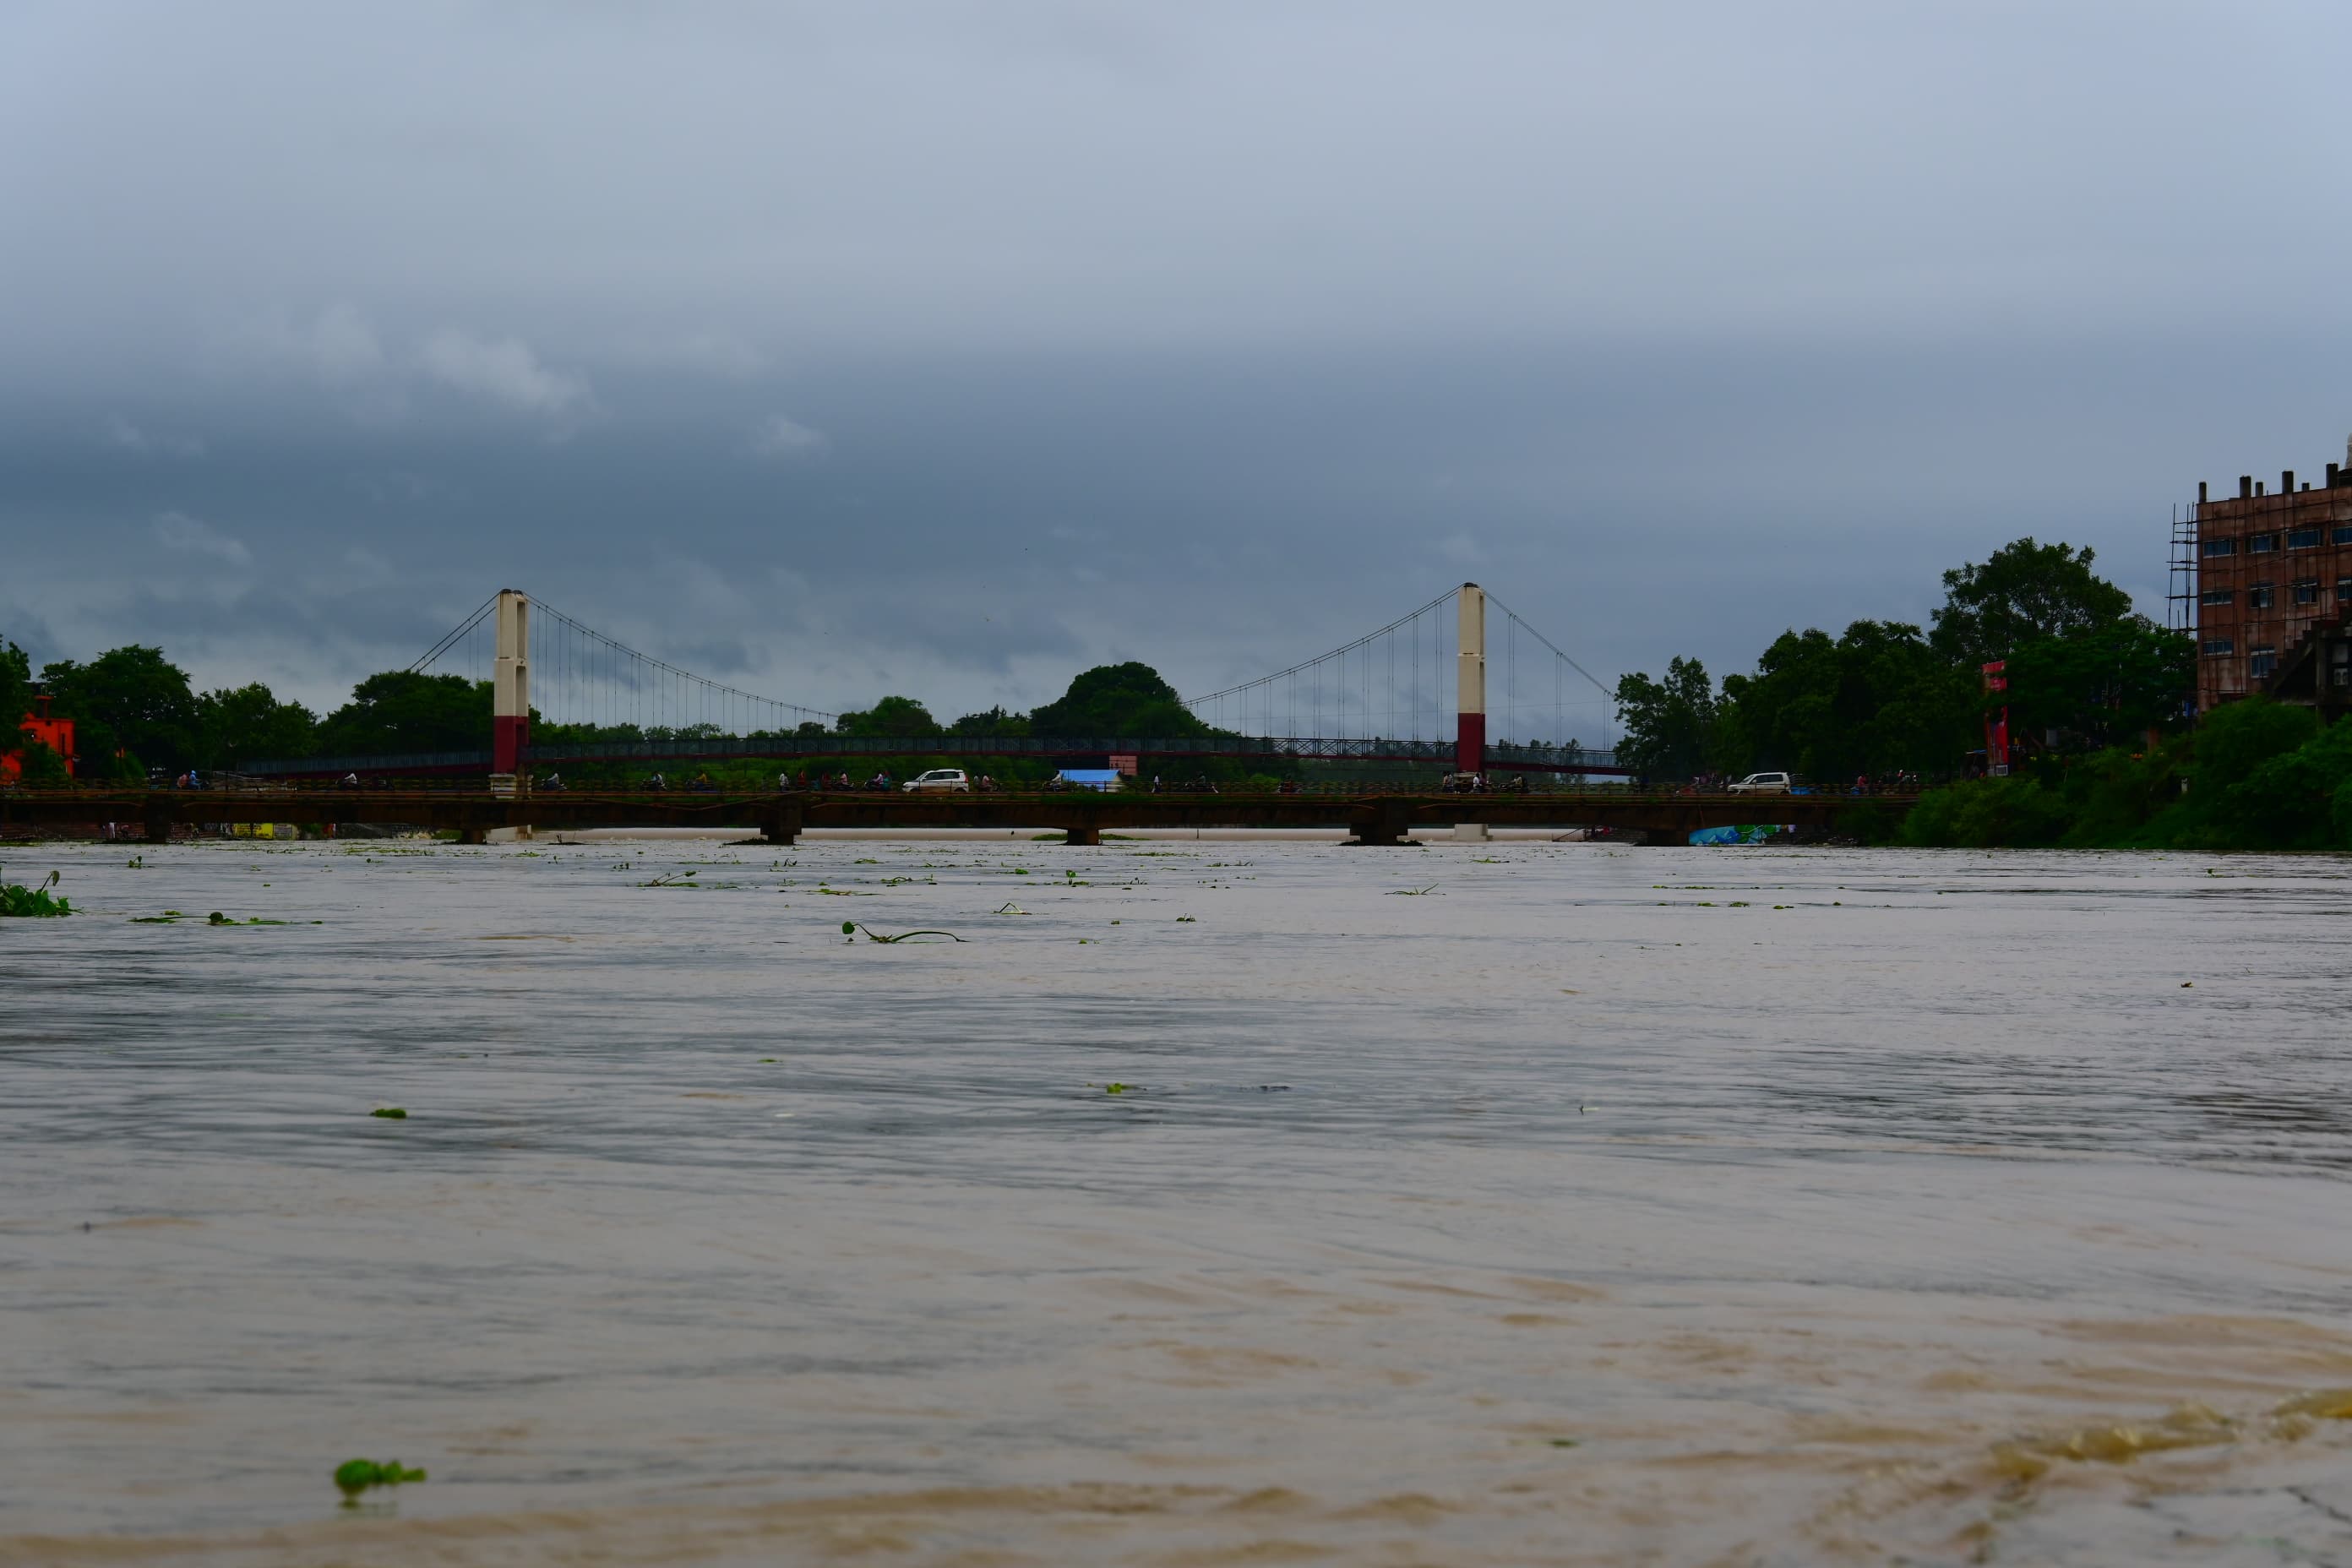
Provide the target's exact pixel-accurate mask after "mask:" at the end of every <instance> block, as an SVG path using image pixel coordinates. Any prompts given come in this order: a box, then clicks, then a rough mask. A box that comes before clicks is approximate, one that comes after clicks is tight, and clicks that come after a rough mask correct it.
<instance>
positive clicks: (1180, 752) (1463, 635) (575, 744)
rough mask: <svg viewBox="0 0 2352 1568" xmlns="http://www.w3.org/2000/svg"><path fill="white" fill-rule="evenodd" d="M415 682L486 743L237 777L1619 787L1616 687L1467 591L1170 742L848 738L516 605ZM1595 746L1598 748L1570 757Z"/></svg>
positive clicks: (1257, 692)
mask: <svg viewBox="0 0 2352 1568" xmlns="http://www.w3.org/2000/svg"><path fill="white" fill-rule="evenodd" d="M1490 623H1491V624H1493V625H1494V626H1495V627H1496V633H1497V635H1496V638H1495V647H1493V650H1492V652H1491V653H1490V649H1489V637H1488V627H1489V625H1490ZM409 668H410V669H411V670H412V671H414V672H416V673H420V674H455V675H459V676H462V677H464V678H467V679H472V680H476V681H480V680H484V679H487V680H488V681H489V683H490V685H491V687H492V717H491V721H490V727H489V733H488V734H486V735H485V736H484V737H483V739H484V740H485V741H486V742H488V744H486V745H484V746H482V747H480V748H479V749H469V750H466V751H461V752H400V753H384V754H376V755H368V756H338V757H310V758H289V759H283V760H278V761H266V762H258V763H251V764H248V768H247V771H248V772H251V773H258V774H262V775H265V776H275V777H283V778H288V779H299V778H302V777H306V776H307V777H322V776H333V777H338V778H340V777H342V776H344V775H346V774H350V773H357V774H359V775H360V776H361V777H362V779H367V778H377V777H390V776H401V777H407V776H420V775H429V774H437V773H488V774H491V775H493V776H498V777H504V776H507V775H515V776H517V777H520V778H526V779H527V778H528V776H529V775H530V772H531V770H534V769H561V768H562V767H565V766H574V767H577V766H579V765H581V764H611V763H642V764H667V763H694V762H712V761H730V760H739V759H754V758H773V759H782V760H786V761H790V760H792V759H795V758H807V757H827V758H835V757H838V758H847V757H853V756H891V757H903V756H908V755H920V756H925V757H937V758H939V759H940V760H942V761H948V762H951V761H954V760H957V759H961V758H971V759H980V758H988V757H1013V758H1035V759H1040V760H1046V761H1054V762H1062V763H1068V762H1072V761H1085V762H1089V763H1091V764H1092V765H1094V766H1097V767H1119V768H1123V769H1125V770H1127V771H1134V772H1140V773H1146V774H1148V773H1150V772H1151V771H1152V769H1153V767H1154V765H1155V764H1170V763H1197V762H1199V761H1201V760H1202V759H1207V758H1217V759H1223V760H1228V761H1232V762H1236V763H1275V764H1286V763H1302V762H1339V763H1402V764H1408V765H1411V766H1413V767H1428V768H1433V769H1436V770H1438V771H1440V772H1453V773H1479V774H1484V773H1493V772H1498V771H1499V772H1505V773H1550V774H1559V775H1565V776H1568V777H1580V776H1582V775H1585V774H1603V775H1606V774H1612V773H1621V772H1622V771H1623V770H1622V769H1620V768H1619V766H1618V765H1617V762H1616V758H1615V756H1614V754H1613V753H1612V752H1611V750H1610V749H1609V748H1608V746H1607V745H1606V744H1605V742H1606V739H1607V737H1608V734H1609V731H1610V720H1611V716H1612V710H1613V704H1612V693H1611V692H1610V690H1609V689H1608V688H1607V687H1606V686H1604V685H1603V684H1602V683H1601V681H1600V679H1597V678H1596V677H1594V676H1593V675H1592V674H1591V672H1590V671H1589V670H1587V669H1586V668H1584V667H1583V666H1582V665H1580V664H1579V663H1578V662H1577V661H1576V660H1575V659H1574V658H1570V656H1569V655H1568V654H1567V653H1566V652H1564V651H1563V650H1562V649H1560V648H1559V647H1558V646H1557V645H1556V644H1554V643H1553V642H1552V641H1551V639H1549V637H1545V636H1544V635H1543V634H1542V633H1540V632H1538V630H1536V628H1535V627H1534V626H1530V625H1529V624H1528V622H1527V621H1526V620H1525V619H1523V618H1522V617H1521V616H1519V615H1518V614H1517V612H1515V611H1513V610H1512V609H1511V608H1510V607H1509V606H1508V605H1505V604H1503V603H1502V602H1501V601H1500V600H1499V599H1497V598H1496V597H1495V596H1494V595H1491V594H1490V593H1488V592H1487V591H1486V590H1485V589H1483V588H1481V587H1480V586H1479V585H1478V584H1475V583H1465V584H1462V585H1461V586H1460V587H1457V588H1448V589H1447V590H1446V591H1445V592H1444V593H1443V594H1440V595H1437V596H1436V597H1435V598H1433V599H1431V600H1430V601H1429V602H1428V603H1427V604H1424V605H1421V606H1420V607H1419V608H1417V609H1414V610H1412V612H1410V613H1409V614H1407V615H1404V616H1399V617H1397V618H1396V619H1395V620H1392V621H1391V622H1389V623H1388V624H1387V625H1385V626H1381V627H1380V628H1378V629H1377V630H1375V631H1371V632H1369V633H1366V634H1365V635H1364V636H1362V637H1357V638H1355V639H1354V640H1352V641H1350V642H1348V643H1345V644H1343V645H1341V646H1340V647H1335V648H1332V649H1330V650H1328V652H1325V653H1322V654H1319V655H1318V656H1316V657H1315V658H1308V659H1303V660H1301V661H1299V662H1297V663H1295V664H1292V665H1289V666H1287V667H1286V668H1281V669H1278V670H1276V671H1274V672H1273V673H1271V674H1268V675H1263V676H1259V677H1256V678H1255V679H1248V680H1244V681H1240V682H1236V683H1234V684H1231V685H1227V686H1224V687H1223V688H1221V689H1216V690H1213V691H1210V692H1208V693H1207V694H1205V695H1203V696H1199V697H1192V698H1186V699H1184V701H1183V706H1184V708H1185V709H1186V710H1187V711H1189V712H1190V713H1191V714H1192V716H1193V718H1194V719H1195V720H1197V721H1199V723H1198V726H1197V727H1196V728H1194V730H1193V731H1192V732H1191V733H1186V734H1179V735H1043V736H1039V735H1018V736H1015V735H1001V734H959V733H950V734H930V735H862V734H861V735H853V734H843V733H841V732H839V731H838V728H837V726H838V723H839V720H840V715H838V714H836V713H833V712H828V711H826V710H822V709H817V708H812V707H808V706H805V705H803V704H800V703H795V702H791V701H787V700H782V699H779V698H774V697H767V696H761V695H760V694H758V693H755V692H751V691H747V690H745V689H742V688H741V687H739V686H736V685H733V684H731V683H730V682H726V681H721V680H716V679H711V678H709V677H707V676H702V675H698V674H695V673H694V672H692V671H690V670H688V669H685V668H681V667H679V666H677V665H676V664H673V663H671V662H669V661H668V660H666V659H662V658H655V657H653V656H651V655H648V654H645V653H641V652H639V651H638V650H637V649H635V648H634V647H629V646H628V645H627V644H625V643H624V642H622V641H621V640H619V639H618V638H616V637H610V636H608V635H606V634H605V633H603V632H600V631H598V630H596V629H595V628H593V627H592V626H587V625H586V624H584V623H583V622H582V621H581V620H579V619H577V618H576V617H574V616H570V615H567V614H565V613H564V612H563V611H562V610H560V609H558V608H556V607H555V606H554V605H550V604H547V603H546V602H545V601H543V600H538V601H535V600H533V599H532V598H531V597H530V595H525V594H522V593H520V592H518V591H515V590H512V589H508V590H502V591H500V592H499V593H498V594H496V595H492V596H491V597H490V598H489V599H487V600H485V601H484V602H483V603H482V605H480V606H479V607H478V608H477V609H476V610H475V611H474V612H473V613H472V614H471V615H470V616H467V617H466V618H465V619H464V620H462V621H460V622H459V623H458V624H457V626H455V627H454V628H453V629H451V630H450V631H449V632H448V633H447V634H446V636H444V637H441V638H440V639H439V640H438V641H436V643H434V645H433V646H432V647H429V648H427V649H426V650H425V653H424V654H423V655H422V656H420V657H419V658H417V659H416V660H415V662H414V663H413V664H411V665H410V666H409ZM1490 699H1491V700H1490ZM1595 733H1597V734H1599V735H1601V737H1602V740H1603V742H1604V744H1602V745H1599V746H1590V745H1586V744H1585V743H1584V742H1583V741H1582V740H1581V739H1580V735H1590V734H1595Z"/></svg>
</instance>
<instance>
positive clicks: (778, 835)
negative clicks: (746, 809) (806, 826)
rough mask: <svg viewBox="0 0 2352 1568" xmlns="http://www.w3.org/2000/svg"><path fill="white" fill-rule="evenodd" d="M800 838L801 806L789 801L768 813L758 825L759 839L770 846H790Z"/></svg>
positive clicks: (796, 802)
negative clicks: (764, 840)
mask: <svg viewBox="0 0 2352 1568" xmlns="http://www.w3.org/2000/svg"><path fill="white" fill-rule="evenodd" d="M800 836H801V806H800V803H799V802H798V801H789V802H786V803H784V804H782V805H778V806H777V807H776V809H775V810H773V811H772V812H770V813H769V814H768V815H767V816H765V817H764V818H762V819H761V823H760V837H762V838H764V839H766V840H767V841H768V842H769V843H771V844H790V843H792V842H793V840H795V839H797V838H798V837H800Z"/></svg>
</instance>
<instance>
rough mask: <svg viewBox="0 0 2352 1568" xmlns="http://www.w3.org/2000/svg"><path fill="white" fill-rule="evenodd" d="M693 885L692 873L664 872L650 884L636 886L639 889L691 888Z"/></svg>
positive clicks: (642, 883) (641, 883)
mask: <svg viewBox="0 0 2352 1568" xmlns="http://www.w3.org/2000/svg"><path fill="white" fill-rule="evenodd" d="M694 885H695V884H694V873H693V872H692V871H665V872H663V873H662V874H661V875H660V876H658V877H656V878H655V879H653V880H652V881H650V882H639V883H638V884H637V886H638V887H640V888H691V887H694Z"/></svg>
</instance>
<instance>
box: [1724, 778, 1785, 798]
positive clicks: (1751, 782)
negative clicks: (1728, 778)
mask: <svg viewBox="0 0 2352 1568" xmlns="http://www.w3.org/2000/svg"><path fill="white" fill-rule="evenodd" d="M1795 783H1796V780H1795V779H1793V778H1791V777H1790V775H1789V774H1787V773H1749V774H1748V776H1747V777H1746V778H1744V779H1741V780H1740V781H1739V782H1738V784H1732V785H1730V786H1728V788H1729V791H1730V793H1731V794H1733V795H1787V794H1788V793H1789V791H1790V786H1792V785H1793V784H1795Z"/></svg>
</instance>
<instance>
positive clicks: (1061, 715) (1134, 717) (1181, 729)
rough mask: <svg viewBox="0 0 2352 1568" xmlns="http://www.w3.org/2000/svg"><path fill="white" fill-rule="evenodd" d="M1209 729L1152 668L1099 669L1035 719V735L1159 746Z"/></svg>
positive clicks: (1119, 666)
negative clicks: (1144, 742) (1137, 741)
mask: <svg viewBox="0 0 2352 1568" xmlns="http://www.w3.org/2000/svg"><path fill="white" fill-rule="evenodd" d="M1208 732H1209V726H1208V725H1206V724H1204V723H1202V721H1200V720H1199V719H1198V718H1197V717H1195V716H1194V714H1193V712H1192V710H1191V709H1189V708H1187V707H1185V706H1184V701H1183V699H1182V698H1181V697H1180V696H1179V695H1178V694H1177V691H1176V689H1175V688H1174V687H1172V686H1171V685H1169V684H1168V682H1167V681H1166V680H1164V679H1161V678H1160V672H1159V671H1158V670H1156V669H1154V668H1151V667H1150V665H1148V664H1140V663H1137V662H1135V661H1134V660H1129V662H1127V663H1125V664H1098V665H1097V666H1095V667H1094V668H1092V669H1089V670H1086V671H1083V672H1082V673H1080V674H1079V676H1078V677H1077V679H1075V680H1072V681H1071V682H1070V689H1068V690H1067V691H1065V692H1064V693H1062V695H1061V696H1060V697H1059V698H1057V699H1055V700H1054V701H1051V702H1048V703H1047V704H1045V706H1044V707H1043V708H1040V709H1038V710H1035V711H1034V712H1033V713H1031V714H1030V715H1029V733H1031V734H1033V735H1053V736H1064V737H1076V738H1086V739H1113V738H1120V737H1124V738H1129V739H1142V740H1158V739H1162V738H1169V737H1181V736H1190V735H1205V734H1207V733H1208Z"/></svg>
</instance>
